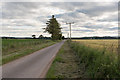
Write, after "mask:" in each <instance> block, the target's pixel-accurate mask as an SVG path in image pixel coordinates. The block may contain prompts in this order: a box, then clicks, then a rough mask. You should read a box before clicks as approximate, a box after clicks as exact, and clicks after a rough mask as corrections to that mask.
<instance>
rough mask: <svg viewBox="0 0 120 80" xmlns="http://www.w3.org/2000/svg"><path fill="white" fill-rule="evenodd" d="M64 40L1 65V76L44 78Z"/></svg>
mask: <svg viewBox="0 0 120 80" xmlns="http://www.w3.org/2000/svg"><path fill="white" fill-rule="evenodd" d="M64 42H65V41H61V42H59V43H56V44H54V45H52V46H49V47H46V48H44V49H41V50H39V51H37V52H34V53H32V54H30V55H27V56H25V57H22V58H20V59H17V60H15V61H12V62H10V63H7V64H5V65H3V66H2V78H44V77H45V74H46V73H47V71H48V69H49V67H50V64H51V63H52V61H53V59H54V57H55V56H56V54H57V52H58V51H59V49H60V48H61V46H62V45H63V43H64Z"/></svg>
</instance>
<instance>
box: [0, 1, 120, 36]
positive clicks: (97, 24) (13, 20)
mask: <svg viewBox="0 0 120 80" xmlns="http://www.w3.org/2000/svg"><path fill="white" fill-rule="evenodd" d="M0 8H1V9H2V10H1V11H0V14H2V17H0V20H1V21H2V35H1V36H15V37H31V35H32V34H35V35H37V36H39V35H41V34H42V35H44V36H50V35H49V34H48V33H43V32H44V30H43V29H42V28H45V27H46V22H47V21H48V20H49V19H50V18H51V15H55V17H56V18H57V20H58V22H59V23H60V24H61V27H62V28H63V29H62V33H63V35H64V36H65V37H67V34H68V33H69V25H66V24H65V22H75V23H74V24H73V25H72V37H83V36H117V35H118V3H117V2H2V3H0Z"/></svg>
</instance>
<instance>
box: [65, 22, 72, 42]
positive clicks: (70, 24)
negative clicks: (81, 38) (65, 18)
mask: <svg viewBox="0 0 120 80" xmlns="http://www.w3.org/2000/svg"><path fill="white" fill-rule="evenodd" d="M66 24H69V27H70V41H71V24H74V22H71V23H70V22H69V23H67V22H66Z"/></svg>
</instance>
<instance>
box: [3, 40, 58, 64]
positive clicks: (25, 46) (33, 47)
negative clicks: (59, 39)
mask: <svg viewBox="0 0 120 80" xmlns="http://www.w3.org/2000/svg"><path fill="white" fill-rule="evenodd" d="M54 43H56V42H53V41H52V40H40V39H2V59H3V64H4V63H7V62H9V61H11V60H14V59H17V58H19V57H22V56H25V55H27V54H30V53H32V52H34V51H37V50H39V49H41V48H44V47H47V46H50V45H52V44H54Z"/></svg>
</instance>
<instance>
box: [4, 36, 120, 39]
mask: <svg viewBox="0 0 120 80" xmlns="http://www.w3.org/2000/svg"><path fill="white" fill-rule="evenodd" d="M2 39H33V38H31V37H21V38H19V37H2ZM35 39H51V37H41V38H35ZM65 39H68V38H65ZM71 39H120V37H111V36H104V37H74V38H71Z"/></svg>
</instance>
